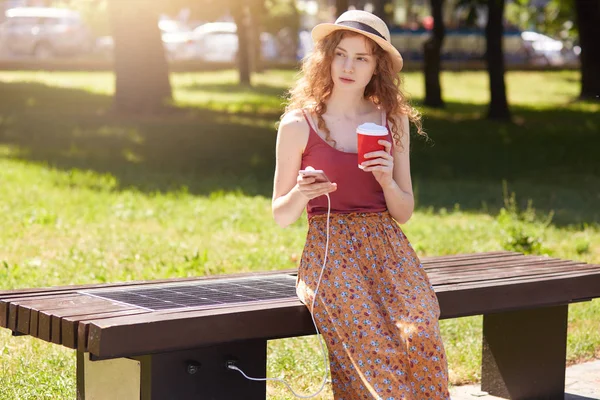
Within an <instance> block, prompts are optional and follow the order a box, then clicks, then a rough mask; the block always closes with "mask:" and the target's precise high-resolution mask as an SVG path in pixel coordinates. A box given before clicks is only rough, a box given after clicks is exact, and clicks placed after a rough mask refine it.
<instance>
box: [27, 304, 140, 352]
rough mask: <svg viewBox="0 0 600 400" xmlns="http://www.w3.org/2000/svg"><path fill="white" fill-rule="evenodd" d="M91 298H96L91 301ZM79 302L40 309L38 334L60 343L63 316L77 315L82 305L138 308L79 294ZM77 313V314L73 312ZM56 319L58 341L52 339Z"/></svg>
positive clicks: (111, 309) (111, 308)
mask: <svg viewBox="0 0 600 400" xmlns="http://www.w3.org/2000/svg"><path fill="white" fill-rule="evenodd" d="M89 299H94V300H93V301H89ZM79 300H80V302H79V303H77V302H76V303H74V304H73V305H71V306H56V307H52V308H48V307H44V308H41V309H40V310H38V336H37V337H39V338H40V339H42V340H46V341H49V342H53V343H60V325H61V324H60V318H61V317H63V316H70V315H75V314H76V313H77V312H78V310H80V309H81V308H80V307H86V306H88V307H97V306H101V307H102V308H103V309H104V310H106V311H116V310H122V309H131V308H136V307H135V306H125V305H123V304H122V303H117V302H113V301H110V300H106V299H101V298H98V297H91V296H86V295H79ZM73 313H75V314H73ZM53 319H55V320H56V321H57V324H58V328H57V329H58V332H57V333H58V334H59V336H58V338H57V339H56V340H57V342H54V341H52V320H53Z"/></svg>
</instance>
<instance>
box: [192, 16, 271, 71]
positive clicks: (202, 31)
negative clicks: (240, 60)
mask: <svg viewBox="0 0 600 400" xmlns="http://www.w3.org/2000/svg"><path fill="white" fill-rule="evenodd" d="M259 38H260V49H261V57H262V59H263V60H275V59H277V58H279V57H280V46H279V44H278V42H277V39H276V38H275V36H273V35H272V34H271V33H269V32H261V33H260V35H259ZM193 40H194V42H195V58H197V59H199V60H203V61H207V62H235V60H236V59H237V53H238V49H239V43H238V34H237V25H236V24H235V22H207V23H205V24H202V25H200V26H198V27H197V28H196V29H194V33H193Z"/></svg>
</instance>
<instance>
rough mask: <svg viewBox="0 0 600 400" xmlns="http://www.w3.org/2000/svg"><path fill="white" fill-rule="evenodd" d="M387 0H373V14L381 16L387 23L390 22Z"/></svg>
mask: <svg viewBox="0 0 600 400" xmlns="http://www.w3.org/2000/svg"><path fill="white" fill-rule="evenodd" d="M386 2H387V0H373V6H374V7H373V14H375V15H377V16H378V17H379V18H381V19H382V20H383V21H384V22H385V23H386V24H387V23H388V18H387V15H385V4H386Z"/></svg>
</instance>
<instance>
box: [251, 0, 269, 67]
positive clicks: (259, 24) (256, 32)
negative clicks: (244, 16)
mask: <svg viewBox="0 0 600 400" xmlns="http://www.w3.org/2000/svg"><path fill="white" fill-rule="evenodd" d="M266 15H268V13H267V8H266V6H265V1H264V0H254V1H253V2H252V3H251V7H250V21H251V23H250V27H251V29H250V33H251V37H252V41H251V48H252V60H251V62H250V65H251V70H252V71H254V72H263V71H264V63H263V57H262V43H261V41H260V35H261V33H262V31H263V30H264V29H263V26H264V23H263V20H264V17H265V16H266Z"/></svg>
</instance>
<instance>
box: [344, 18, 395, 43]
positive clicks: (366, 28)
mask: <svg viewBox="0 0 600 400" xmlns="http://www.w3.org/2000/svg"><path fill="white" fill-rule="evenodd" d="M336 25H343V26H347V27H349V28H354V29H359V30H361V31H365V32H368V33H372V34H373V35H375V36H379V37H380V38H382V39H383V40H385V41H386V42H387V39H386V38H385V37H383V35H382V34H381V33H379V32H378V31H377V30H376V29H373V28H372V27H370V26H369V25H367V24H363V23H362V22H357V21H341V22H338V23H337V24H336Z"/></svg>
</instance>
